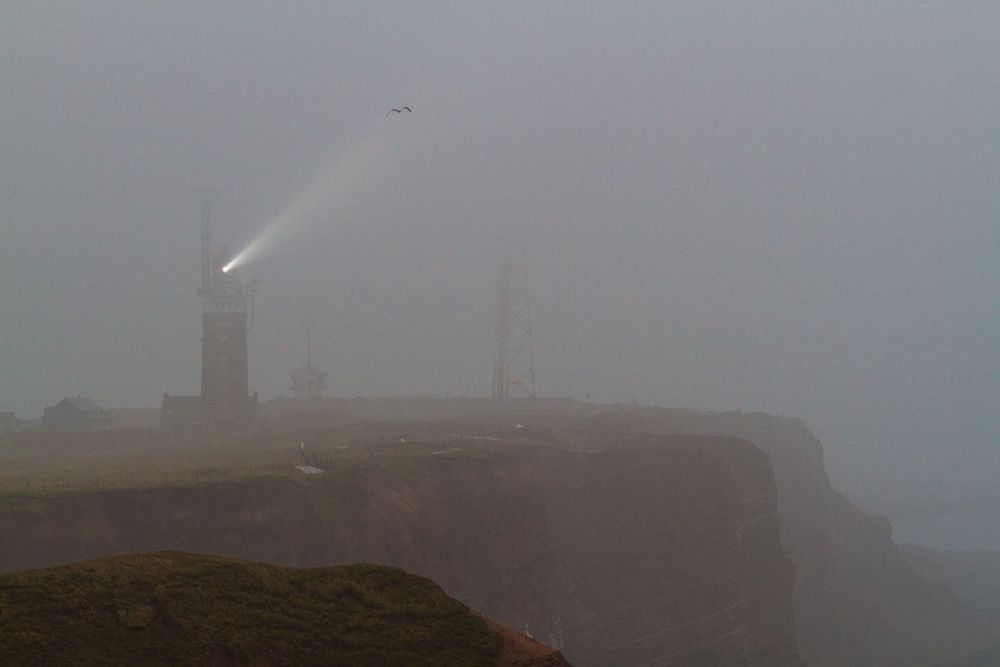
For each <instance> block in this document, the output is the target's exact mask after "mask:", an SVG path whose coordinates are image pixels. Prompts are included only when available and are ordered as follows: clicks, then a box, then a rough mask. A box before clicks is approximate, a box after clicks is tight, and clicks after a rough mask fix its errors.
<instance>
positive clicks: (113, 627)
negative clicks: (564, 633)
mask: <svg viewBox="0 0 1000 667" xmlns="http://www.w3.org/2000/svg"><path fill="white" fill-rule="evenodd" d="M500 649H501V640H500V638H499V637H498V636H497V635H496V634H494V633H493V632H491V630H490V629H489V628H488V626H487V624H486V622H485V621H484V620H483V619H481V618H480V617H478V616H477V615H475V614H474V613H472V612H471V611H470V610H469V609H468V608H467V607H465V606H464V605H462V604H461V603H460V602H458V601H456V600H454V599H452V598H450V597H448V596H447V595H446V594H445V593H444V592H443V591H442V590H441V589H440V588H439V587H438V586H437V585H436V584H434V583H433V582H431V581H429V580H427V579H423V578H421V577H417V576H414V575H411V574H408V573H406V572H403V571H402V570H398V569H394V568H389V567H381V566H375V565H348V566H340V567H325V568H315V569H295V568H285V567H276V566H271V565H263V564H258V563H251V562H246V561H238V560H230V559H223V558H216V557H211V556H197V555H191V554H182V553H173V552H160V553H153V554H146V555H136V556H119V557H114V558H108V559H103V560H95V561H88V562H83V563H77V564H74V565H69V566H63V567H54V568H48V569H43V570H31V571H26V572H19V573H16V574H10V575H4V576H0V664H2V665H33V664H45V665H257V666H259V667H264V666H275V667H277V666H278V665H353V666H358V667H363V666H365V665H372V666H376V665H377V666H379V667H390V666H392V665H400V666H402V665H406V666H411V665H413V666H419V665H470V666H471V665H484V666H485V665H496V664H497V661H498V657H499V654H500Z"/></svg>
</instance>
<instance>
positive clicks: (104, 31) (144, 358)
mask: <svg viewBox="0 0 1000 667" xmlns="http://www.w3.org/2000/svg"><path fill="white" fill-rule="evenodd" d="M997 34H1000V6H998V5H997V4H995V3H936V4H935V3H921V4H917V3H908V2H896V3H890V2H885V3H873V4H871V5H868V4H862V3H857V4H855V3H802V2H789V3H778V2H771V3H760V4H745V3H728V4H724V3H718V4H715V3H711V4H707V5H706V3H700V2H693V3H683V4H682V3H670V4H667V3H649V4H629V5H625V4H623V3H621V4H620V3H589V4H582V3H572V4H570V3H544V4H543V3H503V4H490V5H487V4H469V3H434V4H432V3H382V4H372V3H368V2H364V3H356V4H345V3H336V4H334V3H310V4H306V3H296V4H295V5H286V4H284V3H237V2H231V3H213V4H211V5H206V4H205V3H183V2H170V3H129V2H121V3H86V4H82V3H22V2H3V3H2V4H0V63H2V66H0V100H2V104H0V220H2V231H3V236H2V240H0V411H2V410H14V411H16V412H17V413H18V415H19V416H21V417H31V416H37V415H39V414H41V412H42V410H43V408H44V407H45V406H46V405H49V404H52V403H55V402H56V401H58V400H59V399H60V398H62V397H64V396H68V395H75V394H77V393H81V394H85V395H87V396H90V397H92V398H93V399H94V400H96V401H97V402H98V403H100V404H101V405H103V406H105V407H126V406H135V407H154V406H158V405H159V402H160V397H161V394H162V392H164V391H168V392H171V393H179V394H183V393H190V394H194V393H197V391H198V389H197V388H198V383H199V368H200V347H199V336H200V311H199V302H198V297H197V294H196V290H197V287H198V285H199V281H200V274H199V261H200V260H199V238H198V234H199V220H198V215H199V213H198V206H199V199H198V194H197V191H198V190H201V189H216V190H218V191H219V195H218V196H217V197H216V199H215V201H214V204H213V216H212V217H213V237H214V241H215V243H216V244H217V245H218V244H223V243H225V244H228V245H229V246H230V247H231V248H232V249H233V251H234V252H236V251H240V250H243V249H244V248H247V247H248V246H249V247H250V248H251V252H248V253H247V255H246V256H245V257H244V258H243V260H241V266H240V270H241V271H242V274H243V276H244V278H246V279H256V280H257V281H258V282H259V292H258V296H257V311H256V320H255V328H254V331H253V332H252V334H251V338H250V348H251V353H250V361H251V389H252V390H256V391H259V392H260V395H261V397H262V398H263V399H267V398H271V397H274V396H277V395H280V394H287V393H288V384H289V380H290V372H291V370H292V368H294V367H295V366H297V365H301V364H302V363H304V358H305V341H304V336H303V334H302V323H303V320H304V319H305V318H306V317H307V316H308V317H311V319H312V320H313V322H314V323H315V333H314V335H313V343H314V346H313V347H314V349H313V355H314V359H315V360H316V363H317V365H318V366H320V367H321V368H323V369H324V370H327V371H329V373H330V385H331V391H330V393H331V394H334V395H339V396H356V395H358V396H385V395H399V394H418V393H419V394H438V395H480V396H482V395H487V394H488V392H489V389H490V379H491V364H492V353H493V341H492V336H493V318H494V316H495V307H494V300H495V289H496V282H497V262H498V257H499V251H498V249H499V247H500V246H501V245H502V244H503V243H504V242H506V240H507V239H512V240H513V241H512V242H513V243H515V244H518V245H520V246H521V247H523V248H525V249H526V254H527V257H528V264H529V267H528V270H527V273H526V274H525V275H526V276H527V279H526V284H527V287H528V291H529V292H530V295H531V299H532V317H533V324H534V330H535V331H534V339H533V345H534V352H535V359H536V373H537V384H538V390H539V393H541V394H544V395H551V396H571V397H574V398H578V399H584V398H587V397H589V399H590V400H593V401H601V402H617V401H622V402H624V401H632V400H636V401H638V402H640V403H642V404H647V405H665V406H686V407H693V408H699V409H708V410H737V409H738V410H743V411H756V410H760V411H766V412H770V413H775V414H782V415H790V416H796V417H801V418H803V419H804V420H805V421H806V423H807V424H808V425H809V427H810V428H811V429H813V430H814V431H815V432H816V433H817V434H818V435H819V436H820V438H821V439H822V440H823V441H824V444H825V446H826V454H827V460H828V463H829V466H830V469H831V473H832V474H833V475H834V477H835V480H836V481H838V482H839V483H840V484H842V485H843V486H845V487H847V488H848V489H855V490H860V491H872V490H877V489H879V488H883V487H885V488H898V489H903V490H905V489H907V488H919V489H924V490H927V492H931V491H934V492H937V493H941V494H945V493H952V492H958V490H967V489H986V488H990V486H991V485H992V484H994V483H995V480H994V471H995V470H996V465H997V463H1000V454H998V448H997V445H998V444H1000V407H998V404H1000V344H998V333H997V332H998V329H1000V309H998V307H997V296H996V295H997V294H998V293H1000V262H998V260H997V256H998V253H1000V224H998V222H1000V189H998V187H997V185H998V183H1000V160H998V159H997V155H998V154H1000V46H998V45H1000V42H998V41H997V39H996V35H997ZM401 105H408V106H410V107H411V108H412V109H413V112H412V113H409V114H408V113H405V112H404V113H402V114H391V115H390V116H389V117H385V113H386V112H387V111H388V110H389V109H390V108H392V107H399V106H401ZM254 239H258V241H256V243H255V244H253V245H251V242H252V241H253V240H254Z"/></svg>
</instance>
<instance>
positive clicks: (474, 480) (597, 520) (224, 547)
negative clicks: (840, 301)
mask: <svg viewBox="0 0 1000 667" xmlns="http://www.w3.org/2000/svg"><path fill="white" fill-rule="evenodd" d="M413 431H414V433H413V435H412V436H411V437H409V438H407V440H408V442H407V443H406V444H405V445H404V444H400V445H398V446H396V447H393V448H391V449H389V448H385V447H383V448H381V449H380V450H379V451H378V452H377V454H378V456H374V457H373V458H367V457H364V458H349V459H344V460H341V461H339V462H338V461H335V462H333V464H332V465H331V466H330V467H329V470H328V472H327V473H325V474H322V475H315V476H311V477H308V478H307V477H303V478H302V479H299V480H294V479H289V478H284V477H274V478H261V479H250V480H244V481H240V482H227V483H220V484H214V485H203V486H192V487H178V488H150V489H144V490H134V491H117V492H105V493H87V494H74V495H63V496H52V497H34V498H32V497H7V498H4V499H2V501H0V533H2V534H4V535H11V536H14V538H13V539H9V540H4V541H3V542H2V543H0V569H2V570H5V571H12V570H18V569H23V568H27V567H38V566H41V565H50V564H56V563H59V562H66V561H75V560H79V559H84V558H94V557H99V556H104V555H109V554H114V553H122V552H141V551H149V550H161V549H172V550H183V551H196V552H202V553H212V554H218V555H222V556H232V557H240V558H247V559H252V560H259V561H264V562H269V563H276V564H284V565H295V566H319V565H332V564H337V563H350V562H376V563H383V564H387V565H394V566H398V567H402V568H404V569H406V570H408V571H411V572H415V573H417V574H420V575H423V576H427V577H429V578H431V579H433V580H435V581H437V582H438V583H440V584H441V585H442V586H443V587H444V589H445V590H446V591H447V592H448V593H449V594H451V595H453V596H455V597H456V598H458V599H459V600H461V601H462V602H463V603H465V604H467V605H469V606H470V607H472V608H474V609H477V610H480V611H482V612H483V613H486V614H487V615H489V616H490V617H492V618H496V619H498V620H500V621H502V622H504V623H507V624H508V625H510V626H512V627H517V628H521V627H527V629H528V630H529V631H530V632H531V633H532V634H533V635H535V636H536V637H537V638H538V640H539V641H540V642H542V643H543V644H547V645H550V646H554V647H556V648H558V649H561V650H562V651H563V653H564V654H565V655H566V656H567V658H568V659H569V660H571V661H572V662H573V663H574V664H576V665H595V666H596V665H616V666H627V665H642V664H663V665H762V666H763V665H768V666H785V665H800V664H801V660H800V658H799V656H798V654H797V651H796V640H795V628H794V623H793V617H792V609H791V595H792V586H793V580H794V572H793V568H792V565H791V563H790V561H789V559H788V557H787V555H786V554H785V552H784V551H783V549H782V547H781V544H780V540H779V533H778V512H777V500H776V490H775V486H774V481H773V477H772V473H771V468H770V465H769V461H768V457H767V456H766V455H764V454H763V453H762V452H761V451H760V450H759V449H758V448H756V447H755V446H753V445H752V444H751V443H749V442H746V441H744V440H738V439H734V438H721V437H694V436H685V437H652V438H649V437H643V438H640V439H634V438H633V439H631V440H630V441H629V442H628V443H627V445H628V446H627V447H623V448H621V450H620V451H605V452H583V451H564V450H562V449H559V448H557V447H553V446H552V439H551V438H550V439H549V441H548V444H547V445H537V446H524V445H516V444H511V443H493V442H492V441H488V440H484V439H481V438H479V439H476V438H467V439H459V440H458V441H456V440H453V439H446V440H444V441H438V440H436V439H435V438H437V437H438V436H433V437H432V436H431V435H425V436H423V437H422V436H421V434H420V430H419V428H418V427H417V426H414V427H413ZM522 440H523V438H522ZM540 664H544V663H540Z"/></svg>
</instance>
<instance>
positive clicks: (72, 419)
mask: <svg viewBox="0 0 1000 667" xmlns="http://www.w3.org/2000/svg"><path fill="white" fill-rule="evenodd" d="M42 428H44V429H47V430H50V431H106V430H109V429H110V428H111V415H109V414H108V413H107V412H105V411H104V410H102V409H101V406H99V405H98V404H97V403H95V402H94V401H92V400H90V399H89V398H85V397H83V396H80V395H77V397H76V398H64V399H63V400H61V401H59V402H58V403H56V404H55V405H50V406H49V407H47V408H45V413H44V414H43V415H42Z"/></svg>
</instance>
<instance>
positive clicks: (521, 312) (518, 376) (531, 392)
mask: <svg viewBox="0 0 1000 667" xmlns="http://www.w3.org/2000/svg"><path fill="white" fill-rule="evenodd" d="M521 269H522V270H521V272H520V275H521V278H522V279H521V281H519V286H518V288H515V287H514V286H513V285H512V258H511V252H510V248H509V247H508V248H506V249H505V250H504V253H503V257H502V258H501V261H500V281H499V287H498V290H497V292H498V293H497V328H496V359H495V362H494V365H493V398H500V399H506V398H535V396H536V394H535V359H534V355H533V353H532V351H531V312H530V310H529V308H528V296H527V293H526V291H527V290H526V289H525V286H524V282H525V281H524V279H523V277H524V274H525V271H524V267H523V266H522V267H521Z"/></svg>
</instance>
